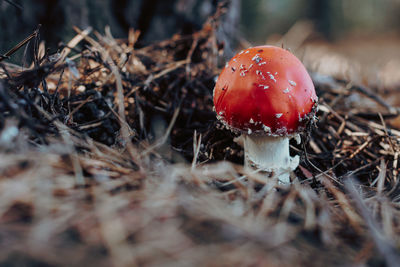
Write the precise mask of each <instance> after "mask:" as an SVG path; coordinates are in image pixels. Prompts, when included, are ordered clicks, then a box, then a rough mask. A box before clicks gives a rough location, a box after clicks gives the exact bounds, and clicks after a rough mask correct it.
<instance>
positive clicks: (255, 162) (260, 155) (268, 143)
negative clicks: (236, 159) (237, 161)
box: [243, 135, 299, 184]
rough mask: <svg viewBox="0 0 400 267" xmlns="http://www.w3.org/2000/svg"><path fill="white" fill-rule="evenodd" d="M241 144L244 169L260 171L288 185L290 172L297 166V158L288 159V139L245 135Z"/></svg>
mask: <svg viewBox="0 0 400 267" xmlns="http://www.w3.org/2000/svg"><path fill="white" fill-rule="evenodd" d="M243 142H244V152H245V167H246V168H250V169H254V170H260V169H261V170H262V171H265V172H267V173H268V175H269V176H270V177H272V178H273V177H277V178H278V181H279V182H280V183H282V184H289V183H290V172H291V171H293V170H294V169H296V168H297V166H298V165H299V156H295V157H290V155H289V137H275V136H250V135H245V136H244V138H243Z"/></svg>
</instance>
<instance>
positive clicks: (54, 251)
mask: <svg viewBox="0 0 400 267" xmlns="http://www.w3.org/2000/svg"><path fill="white" fill-rule="evenodd" d="M217 24H218V14H217V15H216V16H215V17H211V18H210V19H209V21H208V22H207V23H206V24H205V25H204V27H203V29H202V30H201V31H199V32H197V33H195V34H193V35H190V36H179V35H176V36H174V37H172V38H171V39H169V40H166V41H163V42H160V43H155V44H152V45H149V46H146V47H142V48H136V47H135V41H136V40H137V36H138V33H137V32H134V31H131V32H130V34H129V37H128V39H126V40H117V39H114V38H113V37H112V35H111V33H110V32H109V31H107V30H106V33H105V35H100V34H98V33H96V32H94V33H92V32H91V31H90V29H88V30H85V31H81V30H79V29H76V31H77V35H76V36H75V38H74V39H72V40H71V41H70V42H69V43H68V45H67V46H66V47H65V48H64V49H63V50H62V51H61V53H60V54H55V55H48V54H47V53H46V49H45V47H44V45H43V43H40V42H39V40H38V39H37V38H35V37H33V38H32V40H31V43H32V44H33V47H34V51H35V53H34V60H33V61H34V63H33V65H32V66H31V67H26V68H25V69H22V68H21V66H16V65H13V64H10V63H5V62H6V61H4V60H3V61H2V62H0V66H1V69H0V78H1V83H0V111H1V112H0V248H1V249H0V266H85V265H88V266H92V265H93V266H111V265H115V266H135V265H152V266H322V265H323V266H338V265H339V266H365V265H368V266H398V262H400V256H399V253H400V221H399V218H400V187H399V173H398V168H399V167H398V166H399V165H400V164H399V162H398V160H399V159H398V157H399V153H400V130H399V129H398V128H397V125H398V123H397V118H398V112H399V109H398V108H396V107H395V103H394V102H391V101H390V99H391V98H393V96H394V95H395V94H396V90H395V89H396V88H395V87H393V86H392V87H390V86H386V87H385V86H375V85H374V86H368V87H367V86H365V85H364V84H365V83H364V80H363V79H362V78H361V77H360V79H359V80H360V82H359V83H355V82H354V81H355V79H354V78H353V77H352V78H351V80H352V81H353V82H349V80H348V79H346V77H342V76H340V75H327V74H321V73H318V74H317V72H313V73H312V78H313V80H314V83H315V86H316V90H317V94H318V96H319V106H320V108H319V111H318V113H317V117H318V121H317V123H316V125H315V127H314V128H313V129H312V131H311V133H309V134H306V135H304V136H302V145H297V144H296V143H293V144H291V152H292V153H295V154H298V155H300V156H301V162H300V166H299V168H298V169H297V170H296V171H295V173H294V175H293V176H292V180H293V183H292V184H291V185H290V186H284V185H280V184H278V183H277V182H276V181H275V180H265V179H263V177H262V176H261V174H258V173H254V172H252V173H251V172H248V171H246V170H245V169H243V167H242V165H243V149H242V148H241V147H240V146H239V145H238V144H237V143H235V142H234V141H233V139H234V138H235V134H233V133H231V132H230V131H229V130H226V129H225V128H224V127H223V125H222V124H221V123H219V122H218V121H217V119H216V117H215V114H214V112H213V101H212V92H213V87H214V82H215V77H216V76H217V75H218V73H219V71H220V68H219V66H223V65H224V62H222V60H221V54H222V49H223V47H222V46H221V45H219V44H218V43H217V39H216V36H215V32H216V27H217V26H218V25H217ZM83 44H84V45H83ZM312 45H314V46H310V47H315V46H316V45H317V44H312ZM312 50H313V51H314V52H315V51H317V50H315V49H312ZM324 51H325V52H324V53H323V54H324V55H332V53H331V54H329V52H328V50H324ZM311 55H313V54H311ZM315 55H318V53H317V52H315V54H314V57H313V56H310V57H308V58H305V60H306V61H307V62H309V63H310V62H311V63H313V60H314V61H316V60H317V59H320V56H315ZM332 58H334V59H335V60H336V61H337V60H341V58H340V57H337V56H335V55H334V54H333V55H332ZM343 60H344V59H343ZM332 65H333V63H332ZM341 69H343V68H341ZM356 74H357V73H356ZM356 74H354V73H352V75H356ZM349 79H350V78H349Z"/></svg>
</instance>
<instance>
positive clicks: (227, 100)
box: [214, 46, 318, 136]
mask: <svg viewBox="0 0 400 267" xmlns="http://www.w3.org/2000/svg"><path fill="white" fill-rule="evenodd" d="M317 100H318V98H317V95H316V94H315V89H314V84H313V82H312V80H311V78H310V76H309V74H308V73H307V70H306V69H305V67H304V66H303V64H302V63H301V62H300V60H298V59H297V58H296V57H295V56H294V55H293V54H291V53H290V52H289V51H287V50H285V49H282V48H279V47H275V46H257V47H252V48H248V49H246V50H244V51H242V52H240V53H239V54H237V55H236V56H235V57H233V58H232V59H231V60H230V61H229V63H227V64H226V66H225V68H224V69H223V70H222V72H221V74H220V75H219V77H218V81H217V83H216V85H215V88H214V106H215V111H216V112H217V117H218V119H219V120H221V121H222V122H223V123H224V124H225V125H227V126H229V127H230V128H231V129H233V130H239V131H242V132H247V133H249V134H251V133H253V132H255V133H262V134H266V135H278V136H286V135H293V134H295V133H298V132H301V131H303V130H304V127H305V125H306V124H307V122H308V121H309V120H310V119H313V118H314V113H315V108H316V105H317Z"/></svg>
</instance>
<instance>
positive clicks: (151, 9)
mask: <svg viewBox="0 0 400 267" xmlns="http://www.w3.org/2000/svg"><path fill="white" fill-rule="evenodd" d="M219 2H221V1H218V0H103V1H96V0H82V1H80V0H69V1H67V0H0V54H4V53H5V52H6V51H8V50H9V49H11V48H12V47H13V46H14V45H15V44H17V43H18V42H19V41H21V40H22V39H24V38H25V37H26V36H28V35H29V34H30V33H32V31H33V30H34V29H36V28H37V26H38V24H41V25H42V26H41V30H40V34H41V39H42V40H45V42H46V46H47V47H48V48H49V50H50V52H55V51H57V49H59V48H60V47H62V46H63V44H65V43H67V42H68V41H69V40H70V39H71V38H72V37H73V36H74V35H75V34H76V33H75V32H74V31H73V29H72V26H73V25H76V26H78V27H79V28H81V29H85V28H87V27H89V26H91V27H93V28H94V29H95V30H96V31H99V32H100V33H103V32H104V29H105V26H106V25H109V26H110V28H111V32H112V34H113V35H114V37H117V38H125V37H126V36H127V33H128V30H129V29H130V28H133V29H135V30H139V31H140V32H141V34H140V37H139V41H138V43H137V46H138V47H140V46H144V45H147V44H149V43H152V42H155V41H160V40H164V39H167V38H170V37H171V36H172V35H173V34H176V33H179V34H190V33H192V32H194V31H196V30H198V29H200V28H201V26H202V24H203V23H204V22H205V21H206V19H207V18H208V17H209V15H210V14H213V13H214V12H215V9H216V7H217V5H218V3H219ZM228 3H229V11H228V12H227V14H226V15H225V16H224V19H223V21H222V22H221V27H220V30H219V32H218V38H219V41H220V42H221V44H223V45H224V47H225V54H224V57H225V59H229V58H230V57H231V56H232V55H233V54H234V53H235V52H237V51H238V50H239V49H242V48H244V47H248V46H252V45H261V44H274V45H279V46H283V47H285V48H287V49H290V50H291V51H292V52H293V53H295V54H296V55H297V56H298V57H300V58H301V59H302V61H303V62H304V63H305V64H306V65H307V67H308V68H309V69H310V70H312V71H316V72H320V73H322V74H327V75H331V76H335V77H338V78H343V79H346V80H350V81H353V82H357V83H363V84H366V85H369V86H371V87H376V88H389V89H390V88H395V87H397V86H398V85H399V84H400V79H399V77H400V49H399V45H400V38H399V34H400V16H399V15H400V1H399V0H379V1H378V0H231V1H228ZM22 59H23V51H22V52H21V51H20V52H19V54H17V55H15V56H13V57H12V58H11V59H10V61H11V62H14V63H17V64H21V61H22Z"/></svg>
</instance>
